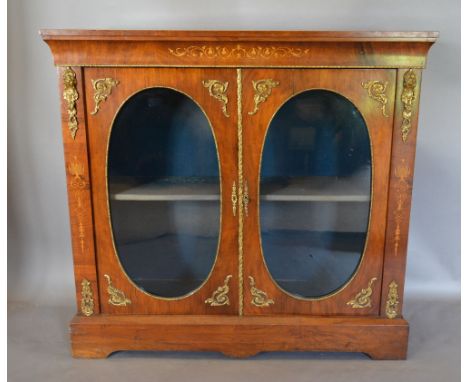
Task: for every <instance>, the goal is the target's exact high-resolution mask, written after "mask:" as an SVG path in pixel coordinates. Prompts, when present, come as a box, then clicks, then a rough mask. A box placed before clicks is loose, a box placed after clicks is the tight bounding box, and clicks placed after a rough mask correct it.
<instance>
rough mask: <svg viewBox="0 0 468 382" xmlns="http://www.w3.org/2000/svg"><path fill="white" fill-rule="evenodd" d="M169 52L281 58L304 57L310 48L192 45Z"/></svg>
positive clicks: (188, 54)
mask: <svg viewBox="0 0 468 382" xmlns="http://www.w3.org/2000/svg"><path fill="white" fill-rule="evenodd" d="M169 53H170V54H172V55H173V56H176V57H184V56H187V57H207V58H229V57H234V58H250V59H255V58H280V57H292V58H293V57H295V58H299V57H303V56H305V55H307V54H308V53H309V49H307V48H306V49H302V48H292V47H287V46H255V47H245V46H243V45H240V44H238V45H236V46H233V47H232V46H220V45H217V46H210V45H191V46H188V47H185V48H176V49H171V48H169Z"/></svg>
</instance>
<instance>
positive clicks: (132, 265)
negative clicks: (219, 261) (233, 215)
mask: <svg viewBox="0 0 468 382" xmlns="http://www.w3.org/2000/svg"><path fill="white" fill-rule="evenodd" d="M219 179H220V177H219V166H218V157H217V149H216V144H215V140H214V137H213V133H212V130H211V126H210V123H209V121H208V119H207V117H206V116H205V114H204V112H203V111H202V110H201V109H200V107H199V106H198V105H197V104H196V103H195V102H194V101H193V100H192V99H190V98H189V97H188V96H186V95H184V94H182V93H180V92H177V91H175V90H172V89H168V88H150V89H146V90H143V91H141V92H139V93H137V94H135V95H133V96H132V97H130V98H129V99H128V100H127V101H126V102H125V103H124V105H123V106H122V107H121V109H120V111H119V112H118V114H117V116H116V118H115V121H114V124H113V127H112V132H111V135H110V140H109V151H108V190H109V208H110V219H111V224H112V231H113V237H114V243H115V247H116V251H117V255H118V257H119V260H120V263H121V265H122V266H123V268H124V270H125V272H126V273H127V275H128V276H129V277H130V279H131V280H132V281H133V283H134V284H136V286H137V287H139V288H140V289H142V290H144V291H146V292H148V293H150V294H152V295H155V296H158V297H163V298H180V297H183V296H185V295H187V294H190V293H192V292H194V291H195V290H196V289H198V288H199V287H201V285H203V283H204V281H206V279H207V278H208V276H209V274H210V271H211V269H212V268H213V265H214V262H215V259H216V255H217V248H218V240H219V229H220V228H219V226H220V180H219Z"/></svg>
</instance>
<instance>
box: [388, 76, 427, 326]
mask: <svg viewBox="0 0 468 382" xmlns="http://www.w3.org/2000/svg"><path fill="white" fill-rule="evenodd" d="M421 75H422V71H421V70H417V69H399V70H398V74H397V91H396V95H395V116H394V126H393V137H392V140H393V145H392V162H391V167H390V178H389V179H390V183H389V198H388V215H387V233H386V239H385V261H384V271H383V280H382V298H381V308H380V315H382V316H387V317H388V318H394V317H400V316H401V312H402V307H403V306H402V305H403V290H404V284H405V271H406V252H407V247H408V229H409V221H410V210H411V193H412V189H413V173H414V158H415V150H416V132H417V125H418V109H419V95H420V89H421Z"/></svg>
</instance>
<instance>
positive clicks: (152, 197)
mask: <svg viewBox="0 0 468 382" xmlns="http://www.w3.org/2000/svg"><path fill="white" fill-rule="evenodd" d="M119 188H121V189H122V191H119V192H116V193H113V194H111V197H110V198H111V200H122V201H142V202H151V201H216V200H219V199H220V198H219V185H216V184H204V183H194V184H160V183H146V184H142V185H139V186H136V187H130V188H127V189H125V186H124V185H122V186H121V187H119Z"/></svg>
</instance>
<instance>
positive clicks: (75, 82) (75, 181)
mask: <svg viewBox="0 0 468 382" xmlns="http://www.w3.org/2000/svg"><path fill="white" fill-rule="evenodd" d="M58 75H59V91H60V99H61V116H62V133H63V145H64V153H65V168H66V176H67V189H68V207H69V212H70V225H71V238H72V249H73V265H74V271H75V287H76V301H77V307H78V313H79V314H82V315H86V316H89V315H92V314H96V313H99V312H100V304H99V293H98V284H97V277H96V258H95V247H94V226H93V211H92V202H91V182H90V173H89V162H88V147H87V144H88V143H87V125H86V117H85V116H86V106H85V92H84V86H83V75H82V68H80V67H71V68H69V67H61V68H59V69H58Z"/></svg>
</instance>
